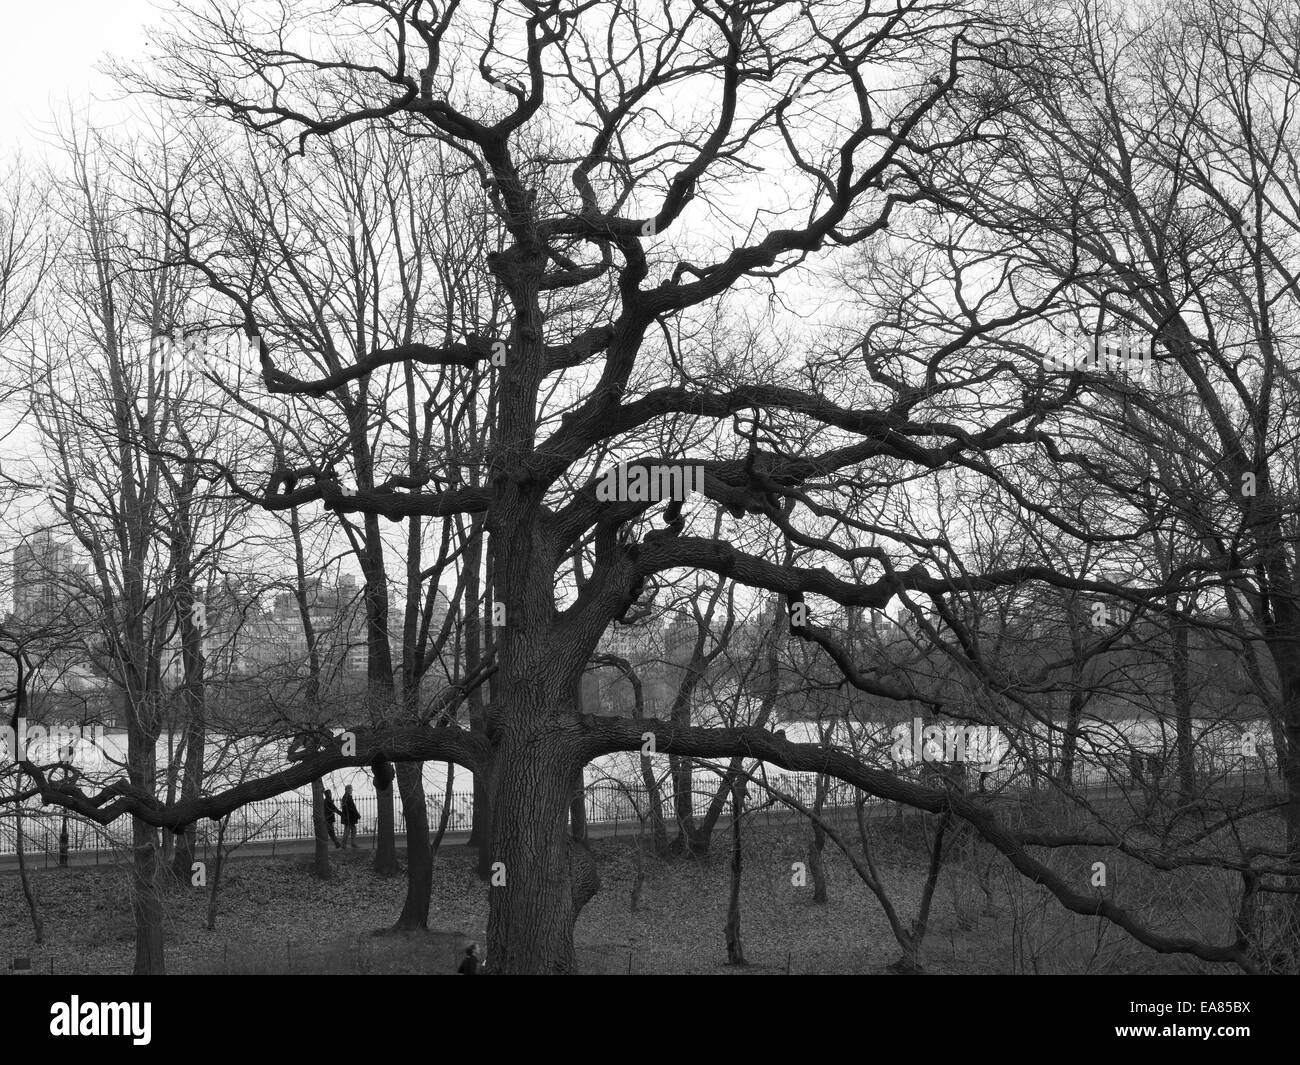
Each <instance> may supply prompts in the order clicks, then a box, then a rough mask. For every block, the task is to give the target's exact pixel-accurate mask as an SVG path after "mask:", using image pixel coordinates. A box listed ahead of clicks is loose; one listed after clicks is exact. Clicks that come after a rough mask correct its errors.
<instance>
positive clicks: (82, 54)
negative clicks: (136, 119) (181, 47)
mask: <svg viewBox="0 0 1300 1065" xmlns="http://www.w3.org/2000/svg"><path fill="white" fill-rule="evenodd" d="M2 6H3V10H4V33H2V34H0V151H3V153H4V156H5V158H9V157H11V156H12V155H13V153H14V152H15V151H21V152H22V154H23V155H31V154H34V153H37V152H39V150H40V140H41V136H42V132H43V131H48V129H49V123H50V117H51V113H52V111H54V110H57V111H60V112H63V113H66V110H67V102H68V101H69V100H72V101H73V102H74V103H77V104H81V105H84V104H85V103H86V102H87V101H90V100H91V99H92V98H94V97H98V98H99V99H101V100H104V101H107V100H111V98H112V97H113V96H114V95H115V87H114V85H113V83H112V81H111V80H110V79H109V78H107V77H106V76H104V75H102V74H100V73H98V72H97V71H96V69H95V68H96V66H97V65H99V63H100V62H101V60H102V59H103V58H104V57H105V56H106V55H107V54H108V53H110V52H111V53H114V54H116V55H119V56H121V57H123V58H129V57H131V56H136V55H140V54H141V53H142V51H143V48H144V40H145V35H144V26H145V24H146V23H156V22H159V21H160V18H159V12H160V11H162V10H165V9H166V6H167V5H166V0H2ZM95 113H96V114H97V115H98V116H101V117H102V118H105V119H107V118H109V117H110V116H112V115H114V114H120V113H121V109H120V106H115V105H113V104H111V103H104V104H102V105H97V106H96V107H95Z"/></svg>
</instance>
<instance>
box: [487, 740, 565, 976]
mask: <svg viewBox="0 0 1300 1065" xmlns="http://www.w3.org/2000/svg"><path fill="white" fill-rule="evenodd" d="M527 725H528V720H527V718H526V717H525V716H524V715H522V714H520V715H517V716H515V717H514V719H513V720H512V721H511V723H510V725H509V726H508V728H507V731H506V733H505V736H504V737H503V738H502V741H501V743H500V746H499V747H498V749H497V752H496V759H495V766H494V771H493V773H492V814H493V817H492V847H491V855H490V858H491V861H490V864H489V869H490V877H491V879H490V880H489V887H488V903H489V911H488V928H487V933H488V957H489V959H491V961H490V964H491V965H492V968H493V971H494V972H499V973H521V974H528V973H560V974H563V973H572V972H574V971H576V961H575V955H574V949H573V924H574V920H575V917H576V914H575V912H574V898H573V894H572V883H573V877H572V874H571V869H570V866H571V862H572V859H571V857H570V843H571V838H570V836H569V824H568V822H569V810H570V799H571V788H572V783H573V772H574V769H575V766H574V765H573V764H572V760H571V759H570V757H569V756H568V754H567V753H566V750H565V744H564V740H563V737H562V736H557V735H556V734H555V733H554V732H547V731H544V730H541V729H537V730H535V731H534V732H533V733H532V734H531V735H525V734H523V730H524V728H526V727H527ZM573 846H574V847H575V848H580V847H581V845H580V844H578V843H576V842H573Z"/></svg>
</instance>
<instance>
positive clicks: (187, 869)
mask: <svg viewBox="0 0 1300 1065" xmlns="http://www.w3.org/2000/svg"><path fill="white" fill-rule="evenodd" d="M200 668H201V667H200ZM203 698H204V696H203V694H202V693H200V694H199V695H198V696H196V697H195V698H193V699H192V700H191V712H190V713H191V716H190V730H189V736H188V738H187V739H188V742H187V743H186V746H185V772H184V776H182V777H181V801H182V802H189V801H191V800H193V799H197V798H198V797H199V794H200V793H201V792H202V790H203V768H204V767H203V753H204V747H205V746H206V745H207V739H208V737H207V729H206V728H205V727H204V724H203V707H202V700H203ZM197 831H198V829H197V826H195V825H188V826H186V828H185V831H184V832H182V833H181V834H180V835H179V836H177V837H176V839H175V852H174V853H173V855H172V871H173V872H174V873H175V874H176V878H177V879H178V880H180V881H181V882H182V883H188V882H189V879H190V874H191V873H192V871H193V866H194V842H195V840H196V839H197V835H196V833H197Z"/></svg>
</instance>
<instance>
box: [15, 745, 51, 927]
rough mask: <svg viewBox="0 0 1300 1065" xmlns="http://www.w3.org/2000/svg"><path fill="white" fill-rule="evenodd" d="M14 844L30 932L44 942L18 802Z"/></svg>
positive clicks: (41, 921) (20, 804) (42, 925)
mask: <svg viewBox="0 0 1300 1065" xmlns="http://www.w3.org/2000/svg"><path fill="white" fill-rule="evenodd" d="M21 781H22V773H21V770H20V771H19V783H17V784H15V785H14V787H15V790H19V789H20V787H21ZM14 846H15V852H16V853H17V855H18V879H19V880H20V881H22V885H23V898H24V899H26V900H27V912H28V913H29V914H31V917H32V932H33V934H34V935H35V936H36V942H37V943H44V942H45V922H44V921H43V920H41V907H40V904H39V903H38V902H37V901H36V893H35V892H34V891H33V890H32V878H31V876H30V874H29V873H28V872H27V853H26V848H25V847H24V846H23V805H22V803H18V804H17V805H15V806H14Z"/></svg>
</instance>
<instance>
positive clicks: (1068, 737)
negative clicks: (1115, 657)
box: [1056, 691, 1084, 789]
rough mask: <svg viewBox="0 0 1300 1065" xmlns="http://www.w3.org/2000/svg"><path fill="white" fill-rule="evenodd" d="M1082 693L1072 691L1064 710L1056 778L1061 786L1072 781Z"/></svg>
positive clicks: (1067, 784) (1068, 784) (1077, 743)
mask: <svg viewBox="0 0 1300 1065" xmlns="http://www.w3.org/2000/svg"><path fill="white" fill-rule="evenodd" d="M1083 702H1084V697H1083V693H1082V692H1080V691H1072V692H1071V693H1070V702H1069V705H1068V707H1067V708H1066V711H1065V736H1064V737H1063V738H1062V740H1061V763H1060V767H1059V769H1058V771H1057V776H1056V780H1057V783H1058V784H1060V785H1061V786H1062V787H1063V788H1067V789H1068V788H1069V787H1071V785H1072V784H1073V783H1074V762H1075V759H1076V758H1077V756H1078V751H1079V722H1080V721H1081V720H1082V718H1083Z"/></svg>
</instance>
